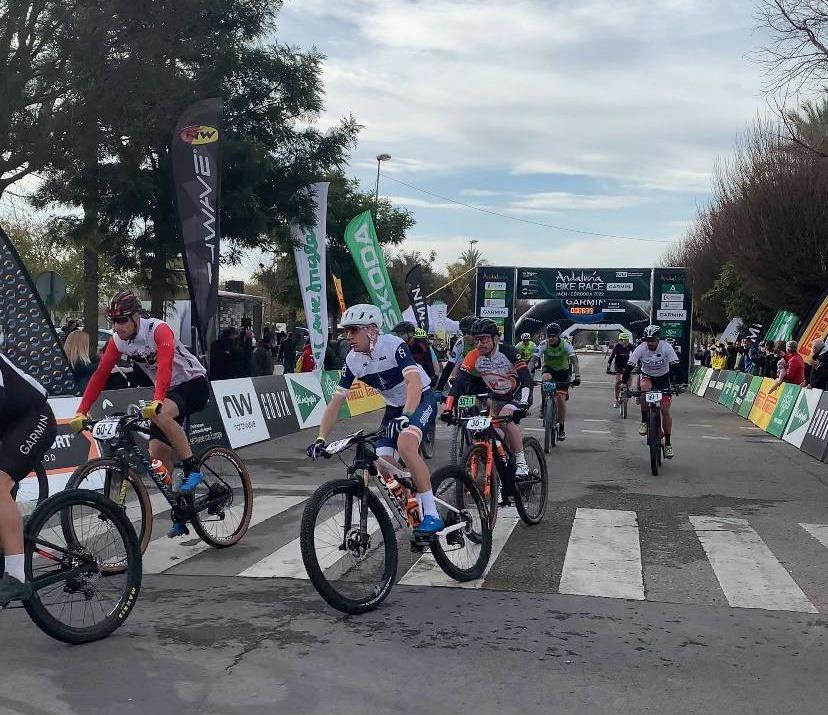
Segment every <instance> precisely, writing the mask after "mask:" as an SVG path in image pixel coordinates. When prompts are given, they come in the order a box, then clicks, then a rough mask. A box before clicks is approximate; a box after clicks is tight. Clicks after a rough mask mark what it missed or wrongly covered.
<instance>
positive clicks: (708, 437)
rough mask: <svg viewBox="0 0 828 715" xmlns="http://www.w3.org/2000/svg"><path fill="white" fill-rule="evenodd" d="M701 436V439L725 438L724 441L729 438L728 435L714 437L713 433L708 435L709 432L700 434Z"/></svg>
mask: <svg viewBox="0 0 828 715" xmlns="http://www.w3.org/2000/svg"><path fill="white" fill-rule="evenodd" d="M701 438H702V439H721V440H725V441H729V440H730V437H714V436H713V435H710V434H703V435H702V436H701Z"/></svg>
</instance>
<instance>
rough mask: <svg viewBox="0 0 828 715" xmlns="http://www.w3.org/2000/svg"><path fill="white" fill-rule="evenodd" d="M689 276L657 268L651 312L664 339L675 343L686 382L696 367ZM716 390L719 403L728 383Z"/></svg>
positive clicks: (681, 270)
mask: <svg viewBox="0 0 828 715" xmlns="http://www.w3.org/2000/svg"><path fill="white" fill-rule="evenodd" d="M686 274H687V271H686V270H685V269H684V268H672V267H669V268H654V269H653V271H652V276H653V281H652V306H651V313H650V319H651V320H652V321H653V322H654V323H658V324H659V325H660V326H661V333H662V335H663V336H664V338H665V339H668V338H669V339H670V340H671V341H672V342H673V347H674V348H675V351H676V354H677V355H678V356H679V360H680V363H679V364H680V365H681V369H682V372H683V375H682V379H685V380H686V379H687V375H688V373H689V370H690V365H691V364H692V362H691V361H692V356H691V354H690V337H691V331H692V329H693V326H692V315H693V301H692V296H691V294H690V292H689V291H687V290H686V288H685V277H686ZM723 380H724V376H723ZM716 387H717V392H716V396H715V398H714V399H715V400H718V399H719V397H720V395H721V393H722V389H723V387H724V384H722V385H717V386H716ZM706 396H707V395H706Z"/></svg>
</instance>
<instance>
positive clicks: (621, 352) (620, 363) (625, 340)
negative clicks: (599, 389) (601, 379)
mask: <svg viewBox="0 0 828 715" xmlns="http://www.w3.org/2000/svg"><path fill="white" fill-rule="evenodd" d="M631 352H632V346H631V345H630V335H629V333H619V335H618V342H617V343H615V345H614V347H613V348H612V352H611V353H610V356H609V360H608V361H607V375H612V374H613V372H614V373H615V403H614V404H613V407H618V400H619V399H620V398H621V376H622V375H623V373H624V368H625V367H626V366H627V361H628V360H629V359H630V353H631ZM613 362H615V369H614V370H613V369H612V368H613V365H612V364H613Z"/></svg>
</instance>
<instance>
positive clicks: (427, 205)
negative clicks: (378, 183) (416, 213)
mask: <svg viewBox="0 0 828 715" xmlns="http://www.w3.org/2000/svg"><path fill="white" fill-rule="evenodd" d="M388 200H389V201H390V202H391V203H392V204H395V205H398V206H403V207H405V208H407V209H462V208H463V207H462V206H460V205H459V204H452V203H449V202H447V201H444V202H437V201H428V200H427V199H413V198H411V197H410V196H389V197H388Z"/></svg>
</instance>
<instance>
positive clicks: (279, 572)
mask: <svg viewBox="0 0 828 715" xmlns="http://www.w3.org/2000/svg"><path fill="white" fill-rule="evenodd" d="M344 517H345V510H344V509H343V510H342V511H341V512H339V513H338V514H337V515H336V516H332V517H331V518H330V519H326V520H325V521H323V522H322V523H321V524H317V525H316V526H315V527H314V530H313V531H314V534H315V536H316V537H317V538H318V537H320V536H321V535H322V534H324V533H325V532H326V531H330V530H331V529H334V530H338V529H337V527H339V528H341V527H342V525H343V523H344ZM378 529H379V522H378V521H377V520H376V519H375V518H374V515H373V514H369V515H368V533H369V534H373V533H374V532H375V531H377V530H378ZM340 537H341V532H340ZM319 556H320V554H319V553H317V558H318V557H319ZM342 558H343V552H341V551H338V550H335V549H331V550H330V551H328V552H327V553H325V554H324V555H322V558H320V559H319V565H320V566H321V567H322V569H323V570H326V569H329V568H331V566H333V565H335V564H336V563H337V561H340V560H341V559H342ZM239 576H244V577H246V578H300V579H306V578H308V574H307V571H306V570H305V564H304V562H303V561H302V546H301V542H300V539H294V540H293V541H291V542H289V543H287V544H285V545H284V546H283V547H281V548H280V549H277V550H276V551H274V552H273V553H272V554H270V555H268V556H265V557H264V558H263V559H262V560H261V561H259V562H257V563H255V564H253V565H252V566H251V567H250V568H247V569H245V570H244V571H242V572H241V573H240V574H239Z"/></svg>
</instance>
